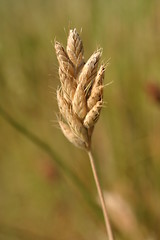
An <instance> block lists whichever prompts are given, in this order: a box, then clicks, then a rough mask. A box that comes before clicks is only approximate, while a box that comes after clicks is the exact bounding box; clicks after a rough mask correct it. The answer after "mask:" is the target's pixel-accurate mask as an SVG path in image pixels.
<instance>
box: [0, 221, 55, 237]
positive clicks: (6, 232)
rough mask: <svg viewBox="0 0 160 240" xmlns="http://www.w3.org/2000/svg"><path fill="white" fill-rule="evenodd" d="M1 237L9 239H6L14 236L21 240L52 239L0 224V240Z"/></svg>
mask: <svg viewBox="0 0 160 240" xmlns="http://www.w3.org/2000/svg"><path fill="white" fill-rule="evenodd" d="M2 236H3V237H4V239H6V236H8V237H9V238H7V239H11V238H13V236H14V237H16V239H21V240H52V238H49V237H47V236H41V235H39V234H37V233H34V232H32V231H29V230H27V229H23V228H19V227H15V226H11V225H7V224H4V223H0V239H1V237H2ZM10 237H11V238H10ZM14 239H15V238H14Z"/></svg>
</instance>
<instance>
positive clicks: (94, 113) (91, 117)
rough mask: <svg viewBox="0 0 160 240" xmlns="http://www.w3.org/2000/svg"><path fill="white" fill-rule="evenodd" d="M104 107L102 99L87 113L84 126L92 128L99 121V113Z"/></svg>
mask: <svg viewBox="0 0 160 240" xmlns="http://www.w3.org/2000/svg"><path fill="white" fill-rule="evenodd" d="M101 108H102V101H99V102H97V103H96V104H95V105H94V107H93V108H92V109H91V110H90V111H89V112H88V113H87V115H86V117H85V119H84V126H85V127H86V128H91V127H93V126H94V124H95V123H96V122H97V121H98V118H99V114H100V111H101Z"/></svg>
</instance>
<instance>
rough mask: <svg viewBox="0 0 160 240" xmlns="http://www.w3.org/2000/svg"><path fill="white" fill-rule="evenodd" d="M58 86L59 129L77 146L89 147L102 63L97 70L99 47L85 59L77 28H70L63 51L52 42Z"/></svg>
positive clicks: (99, 99) (97, 108)
mask: <svg viewBox="0 0 160 240" xmlns="http://www.w3.org/2000/svg"><path fill="white" fill-rule="evenodd" d="M55 50H56V55H57V59H58V62H59V78H60V82H61V86H60V87H59V88H58V90H57V102H58V107H59V111H60V116H59V119H58V122H59V125H60V128H61V130H62V132H63V134H64V135H65V136H66V138H67V139H68V140H69V141H70V142H71V143H73V144H74V145H76V146H77V147H80V148H83V149H86V150H89V149H90V146H91V136H92V132H93V129H94V125H95V123H96V122H97V120H98V118H99V115H100V111H101V108H102V104H103V87H104V85H103V79H104V73H105V69H106V67H105V65H104V64H102V65H101V66H100V67H99V69H98V63H99V61H100V58H101V55H102V50H101V49H98V50H97V51H95V52H94V53H93V54H92V55H91V57H90V58H89V59H88V61H87V62H86V63H85V61H84V50H83V43H82V40H81V38H80V36H79V34H78V33H77V30H76V29H73V30H70V31H69V36H68V39H67V47H66V50H65V49H64V48H63V46H62V45H61V44H60V43H59V42H57V41H55Z"/></svg>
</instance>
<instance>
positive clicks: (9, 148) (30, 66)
mask: <svg viewBox="0 0 160 240" xmlns="http://www.w3.org/2000/svg"><path fill="white" fill-rule="evenodd" d="M73 27H76V28H77V29H78V31H81V28H82V29H83V31H82V33H81V37H82V39H83V43H84V48H85V57H86V58H88V57H89V56H90V54H91V53H92V52H93V51H94V50H95V48H97V47H99V46H101V47H103V59H104V61H107V60H108V59H109V58H111V60H110V63H111V64H110V66H109V67H108V69H107V73H106V77H105V83H108V82H110V81H113V84H111V85H110V86H107V87H106V88H105V94H104V95H105V101H106V102H107V104H106V107H105V108H104V109H103V111H102V114H101V118H100V120H99V122H98V123H97V126H96V128H95V131H94V135H93V150H94V155H95V156H96V162H97V167H98V172H99V174H100V178H101V182H102V185H103V188H104V190H105V192H106V193H105V196H106V202H107V205H108V207H109V209H110V216H111V219H112V225H113V227H114V232H115V235H116V239H120V240H123V239H124V240H125V239H128V240H129V239H136V240H137V239H138V240H143V239H145V240H146V239H147V240H149V239H152V240H157V239H160V228H159V223H160V93H159V95H158V92H159V86H160V1H158V0H157V1H156V0H135V1H127V0H121V1H114V0H109V1H106V0H100V1H98V0H97V1H96V0H94V1H93V0H88V1H86V0H81V1H80V0H74V1H69V0H60V1H56V0H45V1H42V0H35V1H33V0H27V1H24V0H16V1H13V0H1V1H0V106H1V107H3V109H4V110H5V111H6V112H7V113H8V114H9V115H10V116H11V117H12V118H13V119H14V121H17V124H18V123H20V126H19V125H16V124H15V125H14V124H13V123H15V122H13V121H10V120H9V118H8V117H6V116H8V115H5V114H4V112H3V111H0V114H1V116H0V239H3V240H18V239H27V240H30V239H34V240H35V239H37V240H38V239H39V240H41V239H44V240H46V239H59V240H68V239H76V240H87V239H98V240H99V239H101V240H102V239H106V238H105V230H104V223H103V219H102V216H101V214H100V213H99V211H97V207H96V205H95V207H94V205H92V208H91V204H92V203H96V201H97V197H96V196H97V193H96V189H95V185H94V181H93V177H92V173H91V169H90V165H89V161H88V157H87V155H86V154H85V152H83V151H81V150H78V149H76V148H74V147H73V146H72V145H71V144H70V143H69V142H67V140H66V139H65V137H64V136H63V135H62V133H61V132H60V131H59V129H58V128H57V126H58V124H57V123H56V116H55V113H56V112H57V103H56V100H55V90H56V88H57V85H58V84H59V80H58V74H57V70H58V64H57V60H56V57H55V53H54V49H53V46H52V43H51V40H52V41H54V38H55V37H56V38H57V39H58V40H60V41H61V42H62V43H65V41H66V36H67V34H68V30H69V28H73ZM157 96H159V97H157ZM13 126H14V128H13ZM16 126H17V127H16ZM25 128H26V129H27V130H25ZM28 131H29V132H31V133H32V134H34V135H35V136H37V137H38V139H41V141H42V142H39V143H40V144H38V142H37V139H34V137H33V138H32V137H31V136H32V135H30V133H29V134H28V135H27V134H26V132H27V133H28ZM21 133H22V134H21ZM26 135H27V138H28V139H27V138H26ZM41 143H47V144H49V145H50V146H51V148H52V153H53V154H51V153H50V148H47V147H46V145H45V144H44V145H43V144H41ZM47 146H48V145H47ZM57 156H58V157H57ZM57 159H58V161H60V163H62V165H63V166H65V167H66V168H63V167H62V165H61V164H58V165H57ZM62 168H63V171H61V170H62ZM67 169H68V170H67ZM72 173H74V174H75V175H76V176H77V177H78V180H76V181H74V176H73V174H72ZM86 189H89V192H88V195H87V194H86ZM84 190H85V191H84ZM91 199H92V200H93V202H91V201H90V200H91Z"/></svg>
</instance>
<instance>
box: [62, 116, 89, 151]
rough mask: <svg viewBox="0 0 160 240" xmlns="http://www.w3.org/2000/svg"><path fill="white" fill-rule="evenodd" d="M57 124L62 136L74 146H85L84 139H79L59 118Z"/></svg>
mask: <svg viewBox="0 0 160 240" xmlns="http://www.w3.org/2000/svg"><path fill="white" fill-rule="evenodd" d="M59 126H60V128H61V130H62V132H63V134H64V136H65V137H66V138H67V139H68V140H69V141H70V142H71V143H73V144H74V145H75V146H76V147H80V148H85V143H84V141H82V140H80V139H79V138H78V137H76V135H75V134H74V133H73V132H72V130H71V129H70V127H69V126H68V125H67V124H66V123H64V122H63V121H60V120H59Z"/></svg>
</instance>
